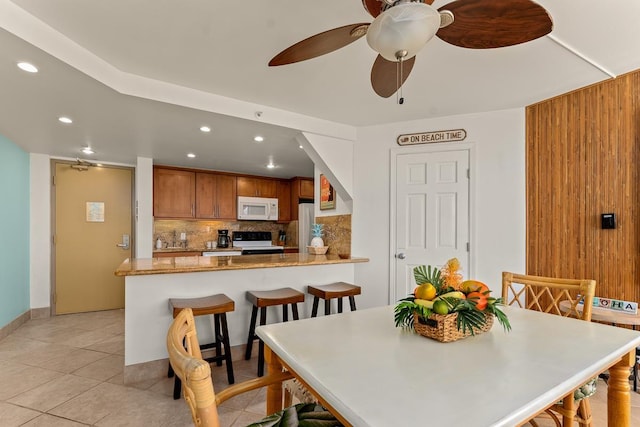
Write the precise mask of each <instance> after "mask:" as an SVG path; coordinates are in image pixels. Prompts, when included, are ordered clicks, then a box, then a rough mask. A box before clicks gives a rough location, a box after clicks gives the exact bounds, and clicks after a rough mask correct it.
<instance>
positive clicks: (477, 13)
mask: <svg viewBox="0 0 640 427" xmlns="http://www.w3.org/2000/svg"><path fill="white" fill-rule="evenodd" d="M438 10H439V11H442V10H449V11H451V12H453V16H454V21H453V23H452V24H451V25H449V26H447V27H444V28H441V29H440V30H438V32H437V33H436V35H437V36H438V37H440V38H441V39H442V40H444V41H446V42H447V43H451V44H453V45H455V46H460V47H466V48H470V49H491V48H496V47H505V46H513V45H516V44H520V43H525V42H528V41H531V40H535V39H537V38H539V37H542V36H544V35H546V34H549V33H550V32H551V30H552V29H553V21H552V20H551V16H549V13H548V12H547V11H546V10H545V9H544V8H543V7H542V6H540V5H539V4H537V3H534V2H532V1H531V0H490V1H489V0H457V1H454V2H451V3H449V4H446V5H444V6H442V7H441V8H440V9H438Z"/></svg>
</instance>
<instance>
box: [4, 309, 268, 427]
mask: <svg viewBox="0 0 640 427" xmlns="http://www.w3.org/2000/svg"><path fill="white" fill-rule="evenodd" d="M256 363H257V362H256V361H255V360H252V361H248V362H246V361H244V360H241V361H237V362H234V371H235V377H236V381H242V380H243V379H248V378H253V377H255V371H256ZM123 366H124V311H122V310H116V311H102V312H94V313H83V314H70V315H62V316H56V317H52V318H48V319H37V320H30V321H28V322H27V323H25V324H24V325H22V326H21V327H20V328H18V329H17V330H16V331H15V332H13V333H12V334H11V335H9V336H8V337H6V338H4V339H3V340H0V427H13V426H26V427H45V426H46V427H73V426H84V425H91V426H105V427H106V426H145V427H147V426H158V427H163V426H172V427H173V426H177V427H181V426H185V427H187V426H192V425H193V424H192V422H191V415H190V413H189V409H188V407H187V405H186V404H185V403H184V401H183V400H177V401H174V400H173V399H172V397H171V395H172V392H173V379H168V378H162V379H159V380H157V381H149V382H145V383H140V384H134V385H132V386H124V385H123ZM213 373H214V383H215V384H216V387H217V388H219V389H222V388H224V387H225V386H226V385H227V378H226V370H225V367H224V365H223V366H222V367H214V368H213ZM264 393H265V392H264V390H262V391H260V390H256V391H253V392H249V393H245V394H243V395H240V396H237V397H235V398H233V399H230V400H228V401H227V402H225V403H224V404H222V405H221V406H220V408H219V412H220V418H221V423H222V425H223V426H224V427H237V426H246V425H247V424H250V423H252V422H254V421H257V420H259V419H261V418H262V417H264V415H265V414H264V411H265V405H264V399H265V395H264Z"/></svg>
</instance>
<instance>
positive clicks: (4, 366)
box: [0, 362, 63, 401]
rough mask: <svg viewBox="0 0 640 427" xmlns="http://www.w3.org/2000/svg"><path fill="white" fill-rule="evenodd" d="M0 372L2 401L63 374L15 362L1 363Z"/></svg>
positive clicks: (0, 396) (0, 398)
mask: <svg viewBox="0 0 640 427" xmlns="http://www.w3.org/2000/svg"><path fill="white" fill-rule="evenodd" d="M0 372H1V374H0V384H2V386H1V387H0V401H6V400H8V399H10V398H12V397H14V396H17V395H19V394H20V393H24V392H25V391H28V390H31V389H33V388H35V387H38V386H40V385H42V384H46V383H48V382H49V381H51V380H54V379H56V378H59V377H61V376H62V375H63V374H62V373H60V372H55V371H51V370H47V369H42V368H38V367H33V366H27V365H21V364H19V363H15V362H2V363H0Z"/></svg>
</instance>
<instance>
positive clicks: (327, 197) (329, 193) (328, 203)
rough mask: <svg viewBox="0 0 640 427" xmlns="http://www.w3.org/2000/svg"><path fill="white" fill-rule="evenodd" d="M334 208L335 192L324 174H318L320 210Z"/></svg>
mask: <svg viewBox="0 0 640 427" xmlns="http://www.w3.org/2000/svg"><path fill="white" fill-rule="evenodd" d="M335 208H336V192H335V190H334V189H333V186H332V185H331V183H330V182H329V180H328V179H327V177H326V176H324V175H320V210H322V211H324V210H327V209H335Z"/></svg>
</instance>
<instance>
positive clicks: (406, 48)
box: [269, 0, 553, 98]
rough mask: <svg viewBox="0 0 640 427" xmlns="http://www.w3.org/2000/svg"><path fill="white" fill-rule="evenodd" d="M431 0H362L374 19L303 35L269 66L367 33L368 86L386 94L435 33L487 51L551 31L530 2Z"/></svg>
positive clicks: (323, 50) (305, 56) (321, 52)
mask: <svg viewBox="0 0 640 427" xmlns="http://www.w3.org/2000/svg"><path fill="white" fill-rule="evenodd" d="M433 2H434V0H362V5H363V6H364V8H365V10H366V11H367V12H368V13H369V14H370V15H371V16H372V17H373V18H375V19H374V20H373V22H371V23H367V22H362V23H358V24H351V25H345V26H343V27H339V28H334V29H332V30H328V31H324V32H322V33H319V34H316V35H313V36H311V37H309V38H307V39H304V40H302V41H300V42H298V43H296V44H294V45H292V46H290V47H288V48H286V49H285V50H283V51H282V52H280V53H279V54H277V55H276V56H274V57H273V58H272V59H271V61H270V62H269V66H272V67H273V66H278V65H286V64H292V63H295V62H300V61H304V60H307V59H312V58H316V57H318V56H321V55H325V54H327V53H330V52H333V51H335V50H337V49H340V48H342V47H344V46H347V45H349V44H351V43H353V42H354V41H356V40H358V39H359V38H361V37H363V36H365V35H366V36H367V43H368V44H369V46H370V47H371V48H372V49H373V50H375V51H376V52H378V57H377V58H376V60H375V62H374V63H373V68H372V69H371V85H372V87H373V90H374V91H375V92H376V93H377V94H378V95H380V96H381V97H384V98H388V97H390V96H391V95H393V94H394V93H396V92H397V91H398V90H399V89H400V88H401V87H402V85H403V84H404V82H405V81H406V79H407V77H409V74H410V73H411V70H412V69H413V65H414V62H415V55H416V54H417V53H418V52H419V51H420V50H421V49H422V48H423V47H424V46H425V45H426V43H427V42H428V41H429V40H431V38H433V36H434V35H436V36H438V37H439V38H440V39H441V40H444V41H445V42H447V43H450V44H452V45H455V46H460V47H466V48H471V49H490V48H498V47H505V46H513V45H516V44H520V43H525V42H528V41H531V40H535V39H537V38H539V37H542V36H544V35H546V34H548V33H550V32H551V30H552V28H553V22H552V20H551V17H550V16H549V13H548V12H547V11H546V10H545V9H544V8H543V7H542V6H540V5H539V4H537V3H534V2H533V1H531V0H456V1H452V2H451V3H448V4H446V5H444V6H443V7H441V8H439V9H435V8H434V7H432V6H431V4H433Z"/></svg>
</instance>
